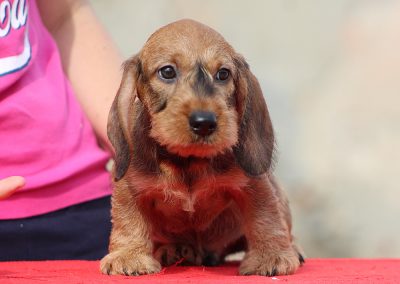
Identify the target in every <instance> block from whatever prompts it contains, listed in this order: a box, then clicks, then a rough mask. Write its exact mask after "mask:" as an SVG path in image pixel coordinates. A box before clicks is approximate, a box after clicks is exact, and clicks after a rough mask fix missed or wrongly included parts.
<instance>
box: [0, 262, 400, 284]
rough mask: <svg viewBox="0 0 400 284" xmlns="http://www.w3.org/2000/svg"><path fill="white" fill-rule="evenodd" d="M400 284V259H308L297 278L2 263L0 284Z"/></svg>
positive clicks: (230, 270) (221, 270)
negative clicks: (113, 272) (120, 272)
mask: <svg viewBox="0 0 400 284" xmlns="http://www.w3.org/2000/svg"><path fill="white" fill-rule="evenodd" d="M286 282H288V283H400V259H307V260H306V263H305V265H304V266H303V267H301V268H300V269H299V270H298V271H297V273H296V274H295V275H291V276H277V277H262V276H239V275H238V274H237V263H236V264H226V265H224V266H221V267H214V268H210V267H169V268H164V269H163V270H162V272H161V273H159V274H157V275H146V276H129V277H128V276H108V275H102V274H101V273H100V272H99V262H97V261H38V262H0V283H57V284H59V283H93V284H94V283H96V284H97V283H159V284H164V283H193V284H195V283H202V284H205V283H207V284H215V283H224V284H229V283H237V284H240V283H249V284H250V283H251V284H254V283H256V284H257V283H286Z"/></svg>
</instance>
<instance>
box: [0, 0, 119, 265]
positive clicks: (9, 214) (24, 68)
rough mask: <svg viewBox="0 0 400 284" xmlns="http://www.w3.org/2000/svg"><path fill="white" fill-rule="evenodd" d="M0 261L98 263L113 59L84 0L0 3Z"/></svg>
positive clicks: (102, 246) (114, 84)
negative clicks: (80, 260) (75, 261)
mask: <svg viewBox="0 0 400 284" xmlns="http://www.w3.org/2000/svg"><path fill="white" fill-rule="evenodd" d="M0 14H1V15H2V16H1V21H0V199H1V200H0V260H3V261H10V260H54V259H88V260H89V259H100V258H101V257H102V256H104V255H105V254H106V252H107V246H108V238H109V233H110V230H111V224H110V219H111V218H110V195H111V185H110V184H111V182H110V175H109V172H108V171H107V169H106V165H107V163H108V162H109V160H110V157H111V155H112V147H111V144H110V143H109V141H108V139H107V133H106V125H107V117H108V111H109V109H110V107H111V103H112V100H113V98H114V96H115V94H116V90H117V88H118V85H119V82H120V79H121V70H120V66H121V62H122V60H121V56H120V55H119V53H118V51H117V49H116V47H115V46H114V45H113V43H112V41H111V40H110V38H109V36H108V35H107V33H106V32H105V31H104V29H103V28H102V26H101V24H100V23H99V21H98V20H97V18H96V16H95V14H94V11H93V10H92V8H91V6H90V3H89V2H88V1H85V0H58V1H47V0H36V1H35V0H0Z"/></svg>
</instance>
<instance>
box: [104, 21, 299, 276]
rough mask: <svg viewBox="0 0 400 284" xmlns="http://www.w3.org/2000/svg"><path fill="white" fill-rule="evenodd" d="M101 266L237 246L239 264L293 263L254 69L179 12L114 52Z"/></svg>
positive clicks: (167, 261)
mask: <svg viewBox="0 0 400 284" xmlns="http://www.w3.org/2000/svg"><path fill="white" fill-rule="evenodd" d="M108 135H109V137H110V140H111V142H112V144H113V145H114V148H115V152H116V153H115V154H116V157H115V167H114V170H113V176H114V193H113V198H112V221H113V229H112V233H111V238H110V247H109V250H110V253H109V254H108V255H107V256H105V257H104V258H103V259H102V261H101V271H102V272H103V273H107V274H125V275H140V274H148V273H156V272H159V271H160V269H161V265H160V263H161V264H162V265H171V264H173V263H176V262H177V261H179V260H183V261H184V262H185V263H187V264H194V265H201V264H203V265H216V264H218V263H219V262H220V261H222V260H223V259H224V257H225V256H226V254H228V253H231V252H234V251H237V250H240V249H247V253H246V256H245V258H244V260H243V261H242V263H241V265H240V268H239V272H240V274H243V275H249V274H258V275H269V276H271V275H282V274H290V273H294V272H295V270H296V269H297V268H298V267H299V265H301V263H302V262H303V257H302V256H301V254H300V253H299V251H298V249H297V247H296V245H295V244H294V243H293V237H292V235H291V217H290V212H289V208H288V203H287V199H286V197H285V195H284V194H283V192H282V190H281V188H280V187H279V186H278V185H277V184H276V182H275V180H274V177H273V176H272V173H271V161H272V155H273V148H274V135H273V130H272V125H271V121H270V118H269V114H268V110H267V106H266V104H265V101H264V98H263V95H262V92H261V89H260V86H259V84H258V82H257V79H256V78H255V77H254V75H253V74H252V73H251V72H250V70H249V67H248V65H247V63H246V62H245V60H244V59H243V58H242V57H241V56H240V55H238V54H237V53H236V52H235V51H234V50H233V48H232V47H231V46H230V45H229V44H228V43H227V42H226V41H225V40H224V39H223V37H222V36H221V35H219V34H218V33H217V32H215V31H214V30H212V29H211V28H209V27H207V26H204V25H202V24H200V23H197V22H194V21H191V20H182V21H178V22H175V23H172V24H170V25H167V26H165V27H163V28H161V29H159V30H158V31H156V32H155V33H154V34H153V35H152V36H151V37H150V38H149V40H148V41H147V43H146V44H145V46H144V47H143V49H142V50H141V51H140V53H139V54H138V55H136V56H134V57H133V58H131V59H130V60H128V61H127V62H126V63H125V70H124V76H123V80H122V83H121V86H120V89H119V92H118V95H117V97H116V98H115V100H114V103H113V106H112V109H111V113H110V118H109V124H108Z"/></svg>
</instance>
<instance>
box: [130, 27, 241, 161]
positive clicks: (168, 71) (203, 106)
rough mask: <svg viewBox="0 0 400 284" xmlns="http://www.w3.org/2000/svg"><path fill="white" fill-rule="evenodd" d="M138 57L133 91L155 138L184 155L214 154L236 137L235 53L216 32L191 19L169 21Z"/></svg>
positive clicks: (234, 142)
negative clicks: (148, 116)
mask: <svg viewBox="0 0 400 284" xmlns="http://www.w3.org/2000/svg"><path fill="white" fill-rule="evenodd" d="M139 57H140V63H141V72H142V76H141V78H140V82H139V83H138V91H137V93H138V96H139V99H140V100H141V101H142V102H143V103H144V104H145V106H146V108H147V109H148V111H149V113H150V116H151V132H150V135H151V136H152V137H153V138H154V139H155V140H156V141H157V142H158V143H160V144H161V145H163V146H165V147H166V149H167V150H168V151H169V152H172V153H175V154H178V155H180V156H184V157H186V156H191V155H192V156H197V157H210V156H214V155H216V154H218V153H222V152H224V151H226V150H227V149H231V148H232V146H233V145H235V144H236V143H237V139H238V112H237V110H238V109H237V101H236V96H235V84H234V78H235V77H237V72H238V70H237V64H235V60H237V58H236V53H235V52H234V51H233V49H232V48H231V47H230V46H229V45H228V44H227V43H226V42H225V41H224V39H223V38H222V37H221V36H220V35H219V34H218V33H216V32H215V31H213V30H211V29H209V28H208V27H205V26H203V25H201V24H199V23H195V22H192V21H187V22H186V23H185V25H182V22H180V24H179V25H178V24H175V25H174V24H171V25H168V26H167V27H164V28H162V29H160V30H158V31H157V32H156V33H155V34H153V35H152V36H151V37H150V39H149V40H148V42H147V43H146V44H145V46H144V48H143V49H142V52H141V53H140V54H139Z"/></svg>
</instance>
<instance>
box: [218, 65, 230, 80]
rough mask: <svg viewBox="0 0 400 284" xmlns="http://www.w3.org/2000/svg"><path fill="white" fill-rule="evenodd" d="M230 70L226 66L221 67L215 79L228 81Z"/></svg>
mask: <svg viewBox="0 0 400 284" xmlns="http://www.w3.org/2000/svg"><path fill="white" fill-rule="evenodd" d="M229 75H230V72H229V70H228V69H226V68H221V69H219V70H218V72H217V75H215V79H217V80H218V81H226V80H228V78H229Z"/></svg>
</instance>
